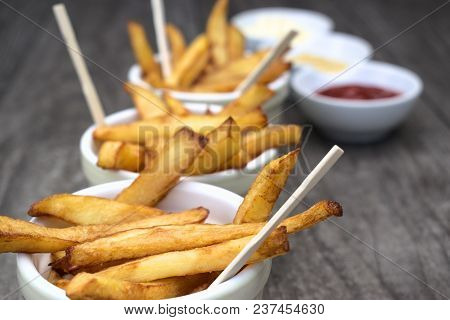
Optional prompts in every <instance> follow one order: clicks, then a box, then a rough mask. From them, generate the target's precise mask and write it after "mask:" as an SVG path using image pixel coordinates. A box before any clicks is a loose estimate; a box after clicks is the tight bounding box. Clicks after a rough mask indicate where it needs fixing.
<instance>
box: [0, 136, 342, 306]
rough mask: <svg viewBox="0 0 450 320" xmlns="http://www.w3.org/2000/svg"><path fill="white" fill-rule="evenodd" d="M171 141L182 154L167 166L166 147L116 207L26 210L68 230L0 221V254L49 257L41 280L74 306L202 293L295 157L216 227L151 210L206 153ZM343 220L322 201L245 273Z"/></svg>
mask: <svg viewBox="0 0 450 320" xmlns="http://www.w3.org/2000/svg"><path fill="white" fill-rule="evenodd" d="M172 140H174V141H173V143H176V144H178V148H180V149H181V150H189V152H181V153H180V154H179V155H178V156H177V159H176V160H173V159H172V160H170V161H169V162H167V161H166V160H163V158H166V157H168V156H169V153H171V152H172V148H170V147H167V146H166V147H164V152H162V153H161V154H159V155H158V156H157V158H159V159H157V160H156V161H154V162H152V169H153V170H145V171H143V172H141V173H140V174H139V177H138V178H137V179H136V180H135V181H134V182H133V183H132V184H131V185H130V186H129V187H127V188H125V189H124V190H122V191H121V192H120V193H119V194H118V195H117V197H116V198H115V199H105V198H99V197H94V196H81V195H72V194H57V195H53V196H49V197H47V198H44V199H42V200H40V201H38V202H36V203H34V204H33V205H32V206H31V208H30V209H29V211H28V214H29V215H30V216H33V217H42V216H51V217H53V218H57V219H61V220H63V221H65V222H67V223H70V224H72V226H70V227H65V228H50V227H45V226H41V225H38V224H34V223H30V222H25V221H20V220H15V219H11V218H8V217H4V216H2V217H0V252H21V253H50V254H51V264H50V266H51V269H49V271H48V272H47V273H46V274H45V276H46V277H47V279H48V281H49V282H51V283H52V284H54V285H56V286H58V287H60V288H61V289H63V290H65V293H66V295H67V296H68V297H69V298H71V299H165V298H172V297H177V296H182V295H187V294H190V293H194V292H198V291H200V290H204V289H206V288H207V287H208V286H209V285H210V284H211V283H212V281H214V279H215V278H216V277H217V276H218V274H219V272H220V271H222V270H224V269H225V268H226V266H227V265H228V264H229V263H230V262H231V261H232V260H233V258H234V257H235V256H236V255H237V254H238V253H239V252H240V251H241V250H242V248H243V247H244V246H245V245H246V243H248V241H249V240H250V239H251V238H252V236H254V235H255V234H256V233H257V232H258V231H259V230H261V228H262V227H263V225H264V223H265V222H266V221H267V220H268V218H269V216H270V213H271V211H272V209H273V206H274V204H275V202H276V200H277V198H278V196H279V194H280V192H281V191H282V189H283V187H284V184H285V183H286V180H287V178H288V176H289V173H290V171H291V170H292V168H293V167H294V165H295V163H296V160H297V155H298V152H299V150H298V149H297V150H294V151H292V152H290V153H288V154H286V155H284V156H282V157H280V158H278V159H275V160H273V161H271V162H270V163H269V164H267V165H266V167H265V168H264V169H263V170H262V171H261V173H260V174H259V175H258V177H257V178H256V180H255V181H254V183H253V185H252V186H251V189H250V191H249V192H248V194H247V195H246V196H245V198H244V200H243V202H242V204H241V205H240V207H239V209H238V211H237V212H236V214H235V218H234V221H233V223H232V224H226V225H215V224H205V223H204V221H205V220H206V218H207V217H208V214H209V211H208V209H206V208H202V207H199V208H192V209H190V210H186V211H182V212H175V213H169V212H165V211H163V210H160V209H157V208H155V206H156V205H157V204H158V202H159V201H160V200H161V199H162V198H163V197H164V196H165V195H166V194H167V193H168V192H170V189H171V188H173V187H174V186H175V185H176V184H177V183H178V181H179V179H180V176H181V171H183V170H184V169H185V168H189V167H190V166H191V165H192V164H193V163H195V161H196V159H198V158H199V156H200V155H201V152H202V150H203V148H204V147H205V144H204V141H203V138H202V136H201V135H199V134H197V133H195V132H194V131H192V130H190V129H186V128H185V129H182V130H180V131H179V132H178V133H177V134H176V135H175V136H174V137H173V138H172ZM163 164H164V165H163ZM175 164H177V165H175ZM341 215H342V208H341V206H340V205H339V204H338V203H337V202H334V201H320V202H318V203H316V204H315V205H313V206H312V207H311V208H309V209H308V210H306V211H305V212H303V213H299V214H297V215H294V216H292V217H290V218H288V219H286V220H284V221H283V223H281V225H280V226H279V227H278V228H277V229H276V230H275V231H274V232H273V233H272V234H271V235H270V236H269V238H268V239H267V240H266V241H265V242H264V244H263V245H262V246H261V247H260V248H259V249H258V251H257V252H256V253H255V254H254V255H253V256H252V257H251V258H250V259H249V260H248V261H247V265H250V264H254V263H258V262H260V261H263V260H265V259H270V258H273V257H275V256H279V255H283V254H285V253H287V252H288V251H289V243H288V235H290V234H293V233H296V232H298V231H301V230H304V229H306V228H309V227H311V226H313V225H315V224H317V223H318V222H320V221H323V220H325V219H327V218H329V217H331V216H341Z"/></svg>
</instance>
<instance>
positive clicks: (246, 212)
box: [233, 149, 299, 224]
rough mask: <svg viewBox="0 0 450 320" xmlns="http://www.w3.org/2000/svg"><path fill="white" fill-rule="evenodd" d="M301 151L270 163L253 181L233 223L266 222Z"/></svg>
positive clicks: (290, 153) (297, 150)
mask: <svg viewBox="0 0 450 320" xmlns="http://www.w3.org/2000/svg"><path fill="white" fill-rule="evenodd" d="M298 153H299V149H296V150H294V151H292V152H289V153H288V154H286V155H284V156H282V157H280V158H278V159H275V160H272V161H271V162H269V163H268V164H267V165H266V166H265V167H264V168H263V169H262V170H261V172H260V173H259V174H258V176H257V177H256V179H255V181H253V183H252V185H251V187H250V189H249V191H248V192H247V195H246V196H245V198H244V201H243V202H242V204H241V205H240V206H239V209H238V212H237V213H236V216H235V217H234V220H233V223H235V224H240V223H248V222H265V221H267V220H268V218H269V215H270V213H271V211H272V208H273V206H274V205H275V202H276V201H277V199H278V196H279V195H280V192H281V190H282V189H283V187H284V185H285V183H286V181H287V178H288V177H289V173H290V172H291V170H292V168H293V167H294V165H295V163H296V162H297V155H298Z"/></svg>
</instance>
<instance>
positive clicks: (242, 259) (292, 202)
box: [210, 146, 344, 288]
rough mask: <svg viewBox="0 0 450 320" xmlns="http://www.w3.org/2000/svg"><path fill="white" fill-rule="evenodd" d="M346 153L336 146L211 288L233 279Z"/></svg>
mask: <svg viewBox="0 0 450 320" xmlns="http://www.w3.org/2000/svg"><path fill="white" fill-rule="evenodd" d="M343 153H344V151H343V150H342V149H341V148H339V147H338V146H334V147H333V148H332V149H331V150H330V151H329V152H328V153H327V155H326V156H325V157H324V158H323V159H322V160H321V161H320V162H319V164H318V165H317V166H316V167H315V168H314V169H313V171H311V173H310V174H309V175H308V176H307V177H306V179H305V180H304V181H303V183H302V184H301V185H300V186H299V187H298V188H297V190H295V191H294V193H293V194H292V196H291V197H290V198H289V199H288V200H287V201H286V202H285V203H284V205H283V206H282V207H281V208H280V209H279V210H278V211H277V212H276V213H275V215H274V216H273V217H272V219H270V221H269V222H268V223H267V224H266V225H265V226H264V227H263V228H262V229H261V231H259V232H258V234H257V235H256V236H254V237H252V240H251V241H250V242H249V243H247V245H246V246H245V248H244V249H243V250H242V251H241V252H239V254H238V255H237V256H236V258H234V260H233V261H232V262H231V263H230V264H229V265H228V266H227V267H226V269H225V270H224V271H223V272H222V273H221V274H220V276H219V277H217V279H216V280H215V281H214V282H213V283H212V284H211V286H210V288H212V287H214V286H217V285H218V284H219V283H222V282H224V281H226V280H228V279H230V278H231V277H233V276H234V275H235V274H236V273H237V272H238V271H239V270H240V269H241V268H242V267H243V266H244V265H245V263H246V262H247V261H248V259H249V258H250V257H251V256H252V255H253V254H254V252H256V250H258V248H259V247H260V245H261V244H262V243H263V241H264V240H265V239H266V238H267V237H268V236H270V233H271V232H272V231H273V230H274V229H275V228H276V227H277V226H278V225H279V224H280V223H281V221H282V220H283V219H284V217H285V216H286V215H287V214H289V212H290V211H291V210H292V209H293V208H294V207H295V206H296V205H297V204H298V203H299V202H300V201H302V200H303V198H304V197H305V196H306V195H307V194H308V192H309V191H310V190H311V189H312V188H313V187H314V186H315V185H316V184H317V183H318V182H319V181H320V180H321V179H322V178H323V176H325V174H326V173H327V172H328V170H329V169H330V168H331V167H332V166H333V165H334V164H335V163H336V161H337V160H338V159H339V158H340V157H341V156H342V154H343Z"/></svg>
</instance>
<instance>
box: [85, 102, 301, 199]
mask: <svg viewBox="0 0 450 320" xmlns="http://www.w3.org/2000/svg"><path fill="white" fill-rule="evenodd" d="M137 119H138V114H137V112H136V110H135V109H126V110H123V111H120V112H117V113H114V114H111V115H109V116H108V117H106V118H105V122H106V124H108V125H116V124H126V123H131V122H133V121H136V120H137ZM94 130H95V126H91V127H90V128H88V129H87V130H86V131H85V132H84V133H83V135H82V137H81V140H80V152H81V166H82V169H83V172H84V175H85V177H86V178H87V180H88V181H89V183H90V184H91V185H97V184H102V183H106V182H112V181H118V180H126V179H134V178H136V177H137V175H138V173H137V172H136V171H137V169H134V168H133V167H134V166H136V163H137V162H140V161H139V159H138V160H137V161H135V160H133V158H132V155H131V156H129V157H128V158H129V160H126V159H127V151H126V150H127V148H126V146H125V145H124V144H122V143H121V142H120V141H119V142H117V141H116V142H117V143H109V144H110V145H113V149H114V150H111V153H109V152H104V153H103V158H102V160H101V162H102V163H103V164H101V165H102V166H103V168H102V167H100V166H99V150H100V148H101V147H100V146H99V144H98V143H96V141H95V140H94V139H93V132H94ZM261 133H262V134H264V136H265V137H263V136H260V139H262V140H264V141H262V140H261V142H259V143H262V145H261V146H260V147H261V148H264V150H262V149H260V150H261V151H257V149H259V147H258V148H256V147H254V149H253V150H254V151H251V152H252V153H254V154H255V155H256V154H258V155H257V156H255V157H254V158H253V159H250V160H249V161H248V163H247V164H246V165H245V167H243V168H235V169H227V170H222V171H216V172H212V173H208V174H203V175H195V176H191V177H186V179H189V180H194V181H199V182H204V183H209V184H212V185H215V186H219V187H222V188H225V189H227V190H231V191H233V192H235V193H238V194H244V193H245V192H246V191H247V190H248V188H249V186H250V184H251V182H252V181H253V179H254V178H255V176H256V174H257V173H258V172H259V171H260V170H261V169H262V168H263V167H264V166H265V165H266V164H267V163H268V162H269V161H270V160H272V159H274V158H275V157H276V156H277V154H278V152H277V149H276V147H279V146H282V145H288V144H293V145H295V144H299V143H300V140H301V128H300V127H299V126H295V125H274V126H272V127H271V128H267V129H265V130H264V131H263V132H261ZM254 143H258V142H256V141H255V142H254ZM119 148H122V150H123V152H122V154H123V155H122V156H121V152H120V151H119V150H118V149H119ZM252 148H253V147H252ZM131 152H133V151H131ZM260 152H261V153H260ZM259 153H260V154H259ZM111 154H113V155H111ZM137 154H139V153H137ZM134 155H136V153H134ZM141 156H142V155H141ZM108 157H109V158H110V159H111V162H114V165H113V164H111V165H110V166H109V167H108V164H107V163H105V162H108ZM113 157H117V158H116V159H113ZM119 158H121V159H119ZM121 164H122V165H121ZM218 166H220V164H218ZM120 168H121V169H120ZM130 170H133V171H130Z"/></svg>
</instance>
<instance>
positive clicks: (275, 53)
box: [237, 30, 297, 92]
mask: <svg viewBox="0 0 450 320" xmlns="http://www.w3.org/2000/svg"><path fill="white" fill-rule="evenodd" d="M296 35H297V31H293V30H291V31H289V32H288V33H287V34H286V36H284V37H283V38H282V39H281V40H280V42H278V44H277V45H276V46H275V47H274V48H273V49H272V50H270V52H269V53H268V54H267V55H266V56H265V57H264V59H263V60H262V61H261V63H260V64H259V65H258V66H257V67H256V68H255V69H254V70H253V71H252V72H251V73H250V74H249V75H248V76H247V78H245V80H244V81H242V83H241V84H239V86H238V87H237V91H240V92H245V91H246V90H247V89H248V88H250V87H251V86H252V85H253V84H254V83H255V82H256V81H257V80H258V78H259V77H260V76H261V75H262V74H263V73H264V71H265V70H266V69H267V68H268V67H269V66H270V64H271V63H272V61H274V60H275V59H276V58H278V57H279V56H280V55H281V54H282V53H283V52H284V51H285V50H286V48H287V47H288V46H289V44H290V43H291V41H292V39H294V38H295V36H296Z"/></svg>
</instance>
